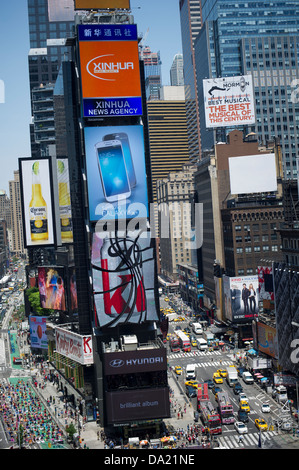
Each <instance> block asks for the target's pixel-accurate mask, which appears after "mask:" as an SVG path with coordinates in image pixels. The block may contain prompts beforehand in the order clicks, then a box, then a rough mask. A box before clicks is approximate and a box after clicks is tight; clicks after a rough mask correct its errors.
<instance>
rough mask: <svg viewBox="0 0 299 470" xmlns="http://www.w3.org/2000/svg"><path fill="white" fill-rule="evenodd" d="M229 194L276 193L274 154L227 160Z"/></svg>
mask: <svg viewBox="0 0 299 470" xmlns="http://www.w3.org/2000/svg"><path fill="white" fill-rule="evenodd" d="M228 164H229V179H230V192H231V194H251V193H263V192H268V191H277V175H276V162H275V155H274V153H269V154H260V155H247V156H246V157H232V158H229V159H228Z"/></svg>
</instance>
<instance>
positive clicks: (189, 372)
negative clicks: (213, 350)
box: [186, 364, 196, 380]
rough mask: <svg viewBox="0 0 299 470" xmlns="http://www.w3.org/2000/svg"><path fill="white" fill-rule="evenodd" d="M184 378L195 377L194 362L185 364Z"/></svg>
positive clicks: (190, 378) (192, 378)
mask: <svg viewBox="0 0 299 470" xmlns="http://www.w3.org/2000/svg"><path fill="white" fill-rule="evenodd" d="M186 379H188V380H195V379H196V372H195V364H188V365H187V366H186Z"/></svg>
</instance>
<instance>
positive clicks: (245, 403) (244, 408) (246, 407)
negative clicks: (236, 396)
mask: <svg viewBox="0 0 299 470" xmlns="http://www.w3.org/2000/svg"><path fill="white" fill-rule="evenodd" d="M240 410H242V411H246V413H249V412H250V406H249V404H248V401H247V400H241V401H240Z"/></svg>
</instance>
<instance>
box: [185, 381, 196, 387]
mask: <svg viewBox="0 0 299 470" xmlns="http://www.w3.org/2000/svg"><path fill="white" fill-rule="evenodd" d="M185 385H189V387H193V388H198V385H199V383H198V382H197V381H196V380H187V381H186V382H185Z"/></svg>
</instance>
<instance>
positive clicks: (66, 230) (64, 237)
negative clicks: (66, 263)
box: [57, 158, 74, 243]
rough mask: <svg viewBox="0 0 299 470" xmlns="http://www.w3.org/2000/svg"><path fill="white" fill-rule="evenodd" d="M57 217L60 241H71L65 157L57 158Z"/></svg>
mask: <svg viewBox="0 0 299 470" xmlns="http://www.w3.org/2000/svg"><path fill="white" fill-rule="evenodd" d="M57 177H58V196H59V217H60V230H61V241H62V243H73V241H74V240H73V222H72V207H71V195H70V178H69V166H68V159H67V158H57Z"/></svg>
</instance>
